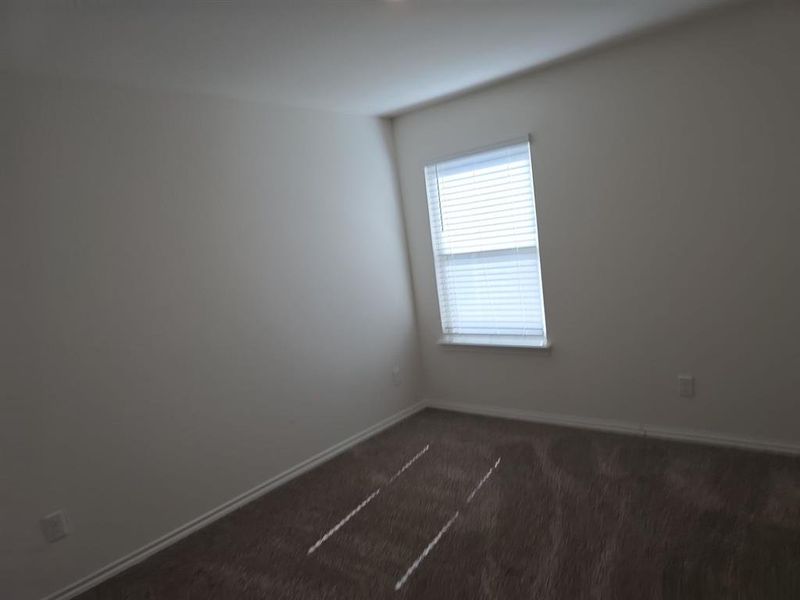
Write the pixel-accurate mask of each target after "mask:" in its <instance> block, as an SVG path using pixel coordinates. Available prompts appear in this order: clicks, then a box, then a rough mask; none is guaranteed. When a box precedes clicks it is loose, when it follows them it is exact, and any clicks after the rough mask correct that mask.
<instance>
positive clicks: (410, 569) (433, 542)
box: [394, 458, 500, 591]
mask: <svg viewBox="0 0 800 600" xmlns="http://www.w3.org/2000/svg"><path fill="white" fill-rule="evenodd" d="M499 466H500V459H499V458H498V459H497V461H496V462H495V463H494V466H493V467H491V468H490V469H489V470H488V471H487V472H486V475H484V476H483V478H482V479H481V480H480V481H479V482H478V485H476V486H475V489H473V490H472V491H471V492H470V494H469V496H467V501H466V503H465V504H469V503H470V502H472V499H473V498H474V497H475V494H477V493H478V490H479V489H481V487H482V486H483V484H484V483H486V480H487V479H489V477H491V476H492V473H494V472H495V470H496V469H497V467H499ZM460 514H461V511H458V510H457V511H456V514H454V515H453V516H452V517H450V520H449V521H448V522H447V523H445V525H444V527H442V528H441V529H440V530H439V533H437V534H436V537H434V538H433V540H431V543H430V544H428V545H427V546H426V547H425V550H423V551H422V554H420V555H419V556H418V557H417V560H415V561H414V562H413V563H411V566H410V567H408V570H407V571H406V572H405V575H403V576H402V577H401V578H400V579H398V580H397V583H395V584H394V590H395V591H398V590H399V589H400V588H401V587H403V585H404V584H405V582H406V581H408V578H409V577H411V574H412V573H413V572H414V571H416V569H417V567H418V566H419V565H420V564H421V563H422V561H423V560H424V559H425V557H426V556H428V554H430V552H431V550H433V547H434V546H436V544H438V543H439V540H440V539H442V536H443V535H444V534H445V533H446V532H447V530H448V529H450V526H451V525H452V524H453V523H455V521H456V519H457V518H458V516H459V515H460Z"/></svg>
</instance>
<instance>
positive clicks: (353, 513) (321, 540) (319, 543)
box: [308, 444, 431, 555]
mask: <svg viewBox="0 0 800 600" xmlns="http://www.w3.org/2000/svg"><path fill="white" fill-rule="evenodd" d="M430 447H431V445H430V444H427V445H426V446H425V447H424V448H423V449H422V450H420V451H419V452H417V454H416V455H415V456H414V457H413V458H412V459H411V460H409V461H408V462H407V463H406V464H404V465H403V466H402V467H401V468H400V470H399V471H398V472H397V473H395V474H394V475H392V477H391V478H389V481H388V482H387V483H386V485H389V484H390V483H392V482H393V481H394V480H395V479H397V478H398V477H400V475H402V474H403V472H404V471H405V470H406V469H408V468H409V467H410V466H411V465H413V464H414V463H415V462H416V461H417V459H418V458H419V457H420V456H422V455H423V454H425V453H426V452H427V451H428V448H430ZM382 489H383V488H378V489H377V490H375V491H374V492H372V493H371V494H370V495H369V496H367V498H366V499H365V500H364V501H363V502H362V503H361V504H359V505H358V506H356V507H355V508H354V509H353V510H351V511H350V513H348V515H347V516H346V517H345V518H344V519H342V520H341V521H339V522H338V523H337V524H336V525H334V526H333V527H332V528H331V529H330V531H328V533H326V534H325V535H323V536H322V537H321V538H319V539H318V540H317V541H316V543H315V544H314V545H313V546H311V548H309V549H308V554H309V555H311V554H313V553H314V552H315V551H316V550H317V548H319V547H320V546H322V544H324V543H325V542H326V541H327V540H328V538H330V537H331V536H332V535H333V534H334V533H336V532H337V531H339V530H340V529H341V528H342V527H344V525H345V523H347V522H348V521H349V520H350V519H352V518H353V517H355V516H356V515H357V514H358V512H359V511H360V510H361V509H362V508H364V507H365V506H366V505H367V504H369V503H370V502H372V499H373V498H375V496H377V495H378V494H380V493H381V490H382Z"/></svg>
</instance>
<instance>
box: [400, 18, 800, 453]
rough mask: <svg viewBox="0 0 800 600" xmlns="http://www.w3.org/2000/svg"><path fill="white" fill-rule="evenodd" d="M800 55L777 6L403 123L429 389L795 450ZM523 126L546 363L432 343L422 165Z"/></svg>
mask: <svg viewBox="0 0 800 600" xmlns="http://www.w3.org/2000/svg"><path fill="white" fill-rule="evenodd" d="M798 57H800V6H798V5H797V4H796V3H792V4H788V3H787V4H776V3H769V4H768V5H767V6H763V7H749V8H739V9H736V10H734V11H731V12H727V13H722V14H718V15H714V16H709V17H707V18H704V19H702V20H699V21H696V22H693V23H687V24H682V25H678V26H675V27H672V28H670V29H668V30H664V31H661V32H658V33H655V34H654V35H650V36H645V37H642V38H640V39H638V40H634V41H630V42H626V43H624V44H619V45H617V46H615V47H611V48H607V49H605V50H603V51H600V52H598V53H596V54H594V55H591V56H586V57H583V58H579V59H576V60H571V61H568V62H564V63H562V64H560V65H555V66H553V67H552V68H549V69H547V70H544V71H541V72H539V73H534V74H530V75H528V76H524V77H521V78H518V79H516V80H513V81H510V82H506V83H503V84H500V85H497V86H494V87H491V88H489V89H486V90H483V91H479V92H476V93H472V94H469V95H467V96H464V97H461V98H458V99H454V100H452V101H448V102H445V103H442V104H439V105H436V106H433V107H429V108H426V109H422V110H419V111H415V112H412V113H410V114H407V115H404V116H401V117H399V118H398V119H396V121H395V123H394V127H395V138H396V147H397V153H398V160H399V171H400V180H401V189H402V194H403V200H404V204H405V214H406V221H407V230H408V238H409V245H410V248H411V261H412V271H413V279H414V288H415V294H416V304H417V315H418V319H419V328H420V336H421V346H422V354H423V367H424V373H425V381H424V388H425V394H426V395H427V396H428V397H429V398H432V399H435V400H440V401H449V402H462V403H474V404H482V405H490V406H498V407H505V408H513V409H520V410H533V411H543V412H550V413H556V414H562V415H573V416H579V417H592V418H603V419H614V420H618V421H624V422H628V423H634V424H648V425H651V426H659V427H670V428H679V429H692V430H707V431H711V432H719V433H724V434H732V435H734V436H748V437H754V438H760V439H764V440H775V441H780V440H783V441H789V442H794V443H798V442H800V429H798V422H799V421H800V405H798V386H799V385H800V350H798V348H800V345H798V336H800V279H799V278H798V274H799V273H800V268H799V266H800V265H799V264H798V260H799V259H800V249H798V227H799V226H800V68H798ZM528 133H530V134H532V136H533V153H534V156H533V160H534V165H533V167H534V174H535V175H534V176H535V185H536V200H537V205H538V216H539V226H540V232H541V244H542V264H543V267H542V268H543V282H544V294H545V304H546V309H547V320H548V329H549V333H550V334H551V338H552V341H553V345H554V348H553V350H552V353H551V354H549V355H548V354H544V353H541V352H538V353H537V352H531V351H505V352H502V351H492V350H481V349H470V350H463V349H454V348H448V347H441V346H438V345H437V343H436V340H437V338H438V336H439V335H440V331H441V330H440V324H439V314H438V306H437V301H436V287H435V280H434V271H433V260H432V255H431V250H430V247H431V245H430V234H429V229H428V217H427V212H426V211H427V207H426V199H425V187H424V180H423V166H424V165H425V164H426V163H428V162H430V161H432V160H435V159H437V158H439V157H441V156H447V155H452V154H453V153H457V152H460V151H464V150H469V149H472V148H476V147H481V146H485V145H487V144H492V143H496V142H500V141H504V140H508V139H513V138H517V137H519V136H520V135H525V134H528ZM687 371H688V372H692V373H694V374H695V375H696V377H697V396H696V398H694V399H691V400H687V399H682V398H679V397H678V395H677V379H676V375H677V374H678V373H681V372H687Z"/></svg>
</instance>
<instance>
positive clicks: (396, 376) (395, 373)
mask: <svg viewBox="0 0 800 600" xmlns="http://www.w3.org/2000/svg"><path fill="white" fill-rule="evenodd" d="M402 382H403V379H402V377H400V366H399V365H395V366H394V367H393V368H392V383H393V384H394V385H395V386H398V385H400V384H401V383H402Z"/></svg>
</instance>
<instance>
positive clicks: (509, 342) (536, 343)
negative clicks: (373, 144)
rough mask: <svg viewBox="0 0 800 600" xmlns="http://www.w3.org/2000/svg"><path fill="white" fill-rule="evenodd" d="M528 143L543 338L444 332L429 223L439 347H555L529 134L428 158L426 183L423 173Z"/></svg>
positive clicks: (426, 200) (525, 348) (425, 164)
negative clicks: (549, 329)
mask: <svg viewBox="0 0 800 600" xmlns="http://www.w3.org/2000/svg"><path fill="white" fill-rule="evenodd" d="M523 143H527V144H528V160H529V161H530V172H531V189H532V190H533V215H534V219H535V221H536V230H537V245H536V253H537V256H538V269H539V282H540V285H541V290H540V292H541V305H542V329H543V335H541V336H533V335H496V334H451V333H445V332H444V329H443V325H444V323H443V321H442V315H441V309H440V307H441V299H440V298H439V284H438V281H437V274H436V260H437V258H436V247H435V240H434V232H433V231H432V229H431V226H430V223H428V234H429V235H430V238H431V258H432V261H433V267H434V269H433V271H434V273H433V286H434V289H435V290H436V299H437V306H436V312H437V315H438V317H439V329H440V331H439V338H438V340H437V344H438V345H440V346H449V347H454V348H456V347H458V348H469V349H492V348H496V349H508V350H512V351H514V350H522V351H530V350H534V351H539V352H542V351H543V352H546V353H549V352H550V349H551V348H552V340H551V338H550V335H549V331H548V327H547V316H546V306H545V299H544V287H545V286H544V277H543V274H542V243H541V229H540V228H539V214H538V210H537V206H536V183H535V176H534V166H533V135H532V134H530V133H528V134H526V135H524V136H519V137H515V138H511V139H506V140H503V141H499V142H495V143H492V144H487V145H483V146H478V147H473V148H471V149H468V150H461V151H458V152H453V153H450V154H447V155H445V156H440V157H438V158H433V159H428V160H426V161H425V163H424V166H423V169H422V171H423V180H424V173H425V170H426V169H427V168H428V167H431V166H434V165H437V164H438V163H442V162H447V161H450V160H455V159H458V158H463V157H465V156H469V155H471V154H479V153H481V152H489V151H491V150H495V149H499V148H503V147H506V146H513V145H517V144H523ZM425 183H426V186H425V204H426V212H428V210H429V208H428V193H427V182H425Z"/></svg>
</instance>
